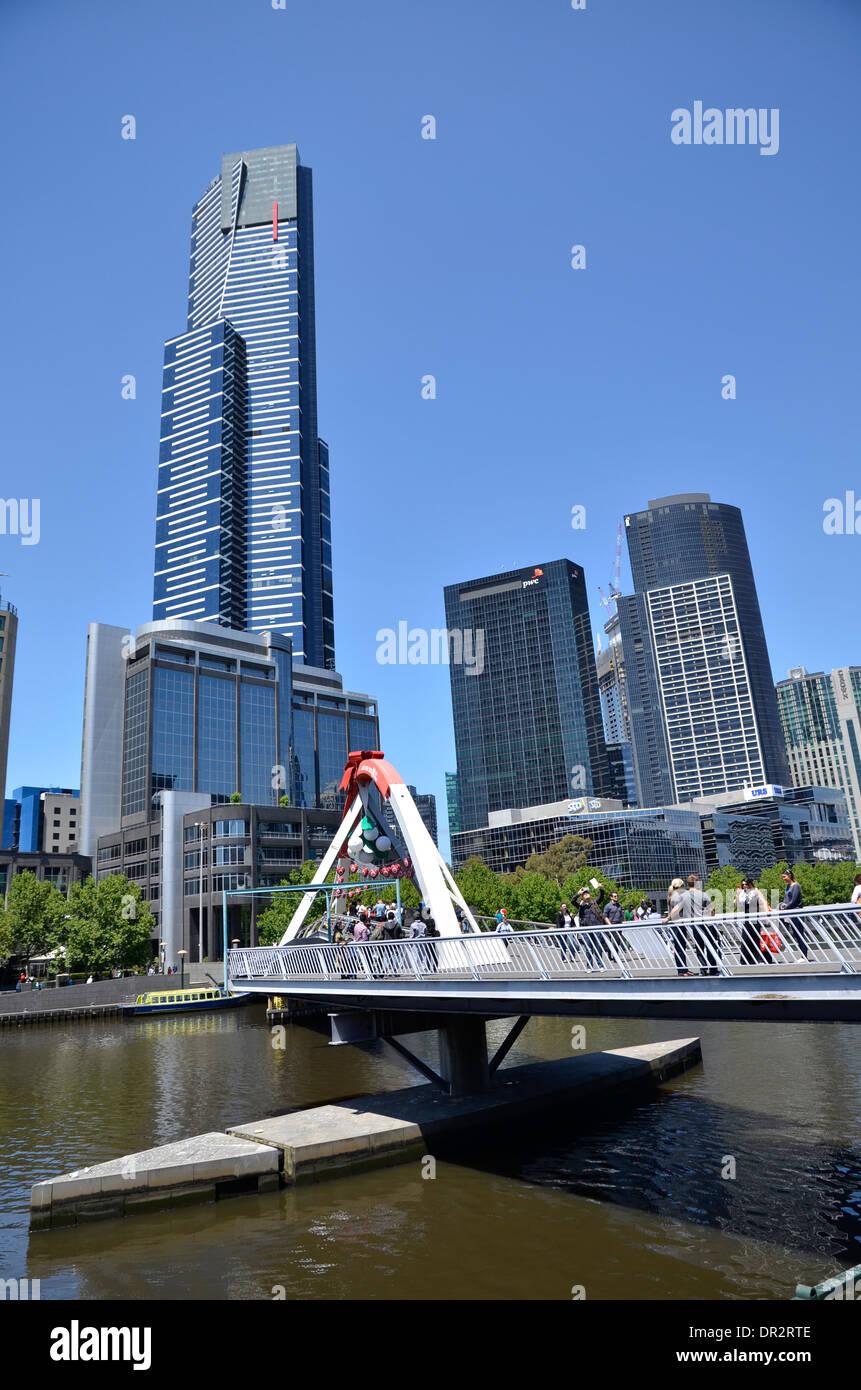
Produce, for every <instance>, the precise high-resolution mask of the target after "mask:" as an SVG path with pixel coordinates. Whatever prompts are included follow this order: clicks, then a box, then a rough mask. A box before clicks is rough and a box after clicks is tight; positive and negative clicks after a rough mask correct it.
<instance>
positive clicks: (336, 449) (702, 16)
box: [0, 0, 861, 825]
mask: <svg viewBox="0 0 861 1390" xmlns="http://www.w3.org/2000/svg"><path fill="white" fill-rule="evenodd" d="M859 40H861V6H859V5H858V4H856V3H851V2H850V0H817V3H816V4H815V5H811V4H808V3H804V0H722V3H721V4H710V5H709V4H705V3H700V4H697V5H690V4H688V5H683V4H679V3H678V0H676V3H672V4H671V3H667V0H655V2H654V3H652V2H651V0H587V8H586V9H585V11H574V10H572V8H571V5H570V3H569V0H537V3H536V2H535V0H533V3H526V2H525V0H524V3H514V0H499V3H495V4H493V5H488V4H486V3H480V2H479V0H438V2H437V3H434V4H433V5H425V4H419V3H415V0H366V3H364V4H362V5H357V4H355V3H348V0H325V3H323V2H322V0H287V8H286V9H285V10H274V9H273V8H272V4H271V0H207V3H203V2H202V0H201V3H195V4H191V3H188V0H186V3H177V0H124V3H122V4H116V3H115V0H81V3H80V4H78V5H75V6H69V5H68V4H65V3H62V2H61V0H39V2H38V3H34V0H5V3H4V4H3V6H2V11H0V54H2V56H1V57H0V91H2V97H0V101H2V104H3V107H4V108H5V110H4V122H3V128H4V146H5V149H4V185H5V194H6V196H5V200H4V201H5V205H6V213H5V216H4V217H3V219H2V221H0V239H2V242H0V251H2V264H3V266H4V267H5V269H6V275H5V277H4V301H5V313H4V330H5V331H4V332H3V334H2V338H0V354H2V364H0V381H2V385H3V391H4V394H5V410H4V413H3V420H4V436H5V438H4V444H5V448H4V450H3V465H2V475H0V482H2V488H0V491H2V496H3V497H4V498H9V497H13V496H14V497H28V498H34V497H38V498H39V499H40V502H41V535H40V540H39V544H38V545H31V546H24V545H22V544H21V543H20V539H19V538H18V537H15V536H8V535H3V536H0V570H3V571H7V572H8V574H9V576H10V577H9V578H8V579H3V580H2V586H3V589H2V591H3V594H4V596H6V597H8V598H9V599H10V600H11V601H12V602H13V603H15V604H16V605H17V607H18V610H19V614H20V624H21V625H20V631H19V647H18V659H17V670H16V679H15V696H14V703H13V715H12V735H11V745H10V755H9V772H8V780H7V787H8V788H9V789H10V790H11V788H13V787H15V786H18V785H19V784H21V783H33V784H40V783H43V784H44V783H56V784H62V785H74V786H77V784H78V780H79V766H80V733H81V729H80V725H81V707H82V699H83V676H84V654H85V639H86V627H87V623H88V622H90V621H94V620H97V621H103V622H109V623H117V624H122V625H127V626H131V627H136V626H138V625H139V624H140V623H142V622H146V621H149V620H150V618H151V603H152V557H153V540H154V527H155V521H154V518H155V487H156V466H157V453H158V424H159V408H160V407H159V392H160V375H161V360H162V347H163V343H164V340H165V339H166V338H168V337H171V336H173V335H175V334H177V333H179V332H181V331H183V329H184V327H185V296H186V291H187V274H188V238H189V224H190V213H191V207H192V204H193V203H194V202H195V200H196V199H197V197H198V196H199V195H200V193H201V192H202V191H203V189H204V188H205V187H206V185H207V184H208V183H209V182H210V180H211V179H212V178H213V177H214V176H215V174H216V173H218V172H219V169H220V161H221V155H222V153H223V152H226V151H229V150H236V149H244V148H255V147H258V146H264V145H272V144H283V143H287V142H289V141H292V140H295V141H296V142H297V143H298V145H299V150H300V153H301V156H302V159H303V162H305V163H306V164H309V165H310V166H311V167H312V168H313V170H314V177H315V223H316V227H315V230H316V247H315V249H316V270H317V349H318V385H319V411H320V430H321V433H322V435H323V436H324V438H326V439H327V440H328V443H329V446H330V450H331V467H332V489H333V543H334V557H335V561H334V563H335V619H336V644H337V659H338V667H339V669H340V671H341V672H342V674H343V675H344V678H345V681H346V683H347V684H348V685H349V686H351V687H352V688H353V689H357V690H363V691H369V692H371V693H373V694H376V695H377V696H378V697H379V700H380V708H381V715H382V730H383V738H382V742H383V745H384V747H385V750H386V752H387V754H388V755H389V756H390V757H391V758H392V760H393V761H394V762H395V764H396V765H397V766H398V767H399V768H400V770H401V772H402V773H403V775H404V776H405V778H406V779H407V780H408V781H410V782H414V783H415V784H416V785H417V786H418V787H419V789H420V790H431V791H434V792H435V793H436V794H437V798H438V802H439V808H440V813H441V822H442V823H443V825H444V823H445V812H444V805H445V800H444V791H445V783H444V772H445V770H446V769H448V768H452V767H453V766H454V751H453V737H452V729H451V706H450V695H449V686H448V674H447V671H446V670H445V668H443V667H435V666H431V667H411V666H383V665H379V664H378V662H377V659H376V653H377V642H376V632H377V630H378V629H379V628H381V627H394V628H396V627H397V623H398V621H399V620H406V621H407V622H408V623H409V624H410V626H411V627H425V628H431V627H435V626H439V627H441V626H443V624H444V614H443V600H442V591H443V586H444V585H445V584H447V583H452V582H456V581H459V580H463V579H468V578H472V577H476V576H479V575H484V574H490V573H493V572H495V571H497V570H501V569H506V568H511V567H515V566H521V565H533V564H539V563H541V562H542V561H545V560H550V559H555V558H558V557H561V556H569V557H570V558H571V559H573V560H575V561H577V562H578V563H580V564H582V565H583V566H584V568H585V571H586V576H587V583H588V587H589V592H590V598H591V599H594V607H593V616H594V626H595V628H596V629H597V627H598V626H599V623H600V620H601V615H602V610H601V609H600V607H599V603H598V593H597V585H598V584H601V585H602V586H604V585H605V584H606V582H607V581H608V580H609V578H610V574H611V571H612V566H613V556H614V549H615V536H616V527H617V524H618V521H619V519H620V517H621V515H622V513H623V512H624V511H626V510H627V511H630V510H635V509H637V508H638V507H641V506H643V505H644V504H645V503H646V501H647V500H648V499H649V498H651V497H658V496H663V495H665V494H668V493H672V492H679V491H708V492H710V493H711V494H712V496H713V497H714V498H715V499H716V500H718V501H722V502H731V503H734V504H736V505H738V506H740V507H741V508H742V510H743V513H744V517H745V522H746V525H747V531H748V539H749V542H750V546H751V551H752V556H753V563H754V570H755V573H756V578H757V582H758V587H759V594H760V601H761V604H762V608H763V615H764V619H765V625H766V633H767V637H768V641H769V649H770V654H771V659H772V667H773V670H774V674H775V677H776V678H781V677H782V676H783V675H784V674H785V671H786V668H787V667H788V666H790V665H796V664H802V663H803V664H804V665H806V666H807V667H808V668H809V669H811V670H816V669H821V668H831V667H833V666H836V665H842V664H846V663H859V662H861V636H859V634H858V633H857V631H856V621H855V620H856V615H857V589H858V584H857V576H858V569H859V558H861V534H859V535H839V536H829V535H826V534H825V533H824V531H823V525H822V522H823V503H824V502H825V500H826V499H827V498H830V497H834V496H840V497H842V496H843V494H844V493H845V492H846V491H847V490H855V491H857V493H858V496H859V499H861V468H859V466H858V463H857V457H858V447H857V434H858V413H859V400H861V392H859V390H858V381H859V365H861V364H859V360H858V358H859V347H858V333H857V322H858V289H859V286H858V276H859V269H858V265H859V260H858V250H857V248H858V226H859V206H858V204H859V192H858V178H857V147H858V137H859V114H858V106H857V95H856V94H857V61H858V59H857V55H858V51H859ZM697 100H702V101H703V102H704V104H705V106H714V107H717V108H719V109H724V108H726V107H736V106H743V107H750V106H752V107H755V108H757V109H759V108H767V109H769V110H770V109H771V108H775V107H776V108H778V109H779V111H780V148H779V152H778V153H777V154H776V155H774V156H770V157H767V156H763V155H761V154H760V153H759V150H758V148H756V147H739V146H735V147H729V146H726V145H723V146H708V147H707V146H704V145H703V146H694V145H691V146H676V145H674V144H673V143H672V141H671V140H670V128H671V121H670V116H671V112H672V111H673V110H674V109H675V108H678V107H687V108H689V109H691V108H692V107H693V103H694V102H695V101H697ZM127 114H132V115H134V116H135V118H136V123H137V138H136V140H134V141H126V140H123V139H121V136H120V130H121V120H122V117H123V116H125V115H127ZM425 115H433V116H434V117H435V119H436V122H437V138H436V140H433V141H431V140H423V139H422V138H421V120H422V117H423V116H425ZM574 244H582V245H584V246H585V247H586V269H585V270H579V271H577V270H573V269H572V268H571V265H570V259H571V257H570V248H571V246H572V245H574ZM127 373H132V374H134V376H135V377H136V381H137V396H136V399H135V400H134V401H125V400H123V399H122V397H121V378H122V377H123V376H124V375H125V374H127ZM728 373H731V374H733V375H734V376H735V377H736V380H737V398H736V399H735V400H733V401H727V400H723V399H722V397H721V379H722V377H723V376H724V375H725V374H728ZM426 374H433V375H434V376H435V377H436V380H437V397H436V399H435V400H423V399H422V396H421V379H422V377H423V376H424V375H426ZM575 504H581V505H584V506H585V507H586V509H587V510H586V520H587V525H586V529H585V531H573V530H572V528H571V509H572V506H574V505H575ZM859 529H861V528H859ZM622 575H623V587H624V586H626V584H627V582H628V579H627V561H626V558H625V559H624V560H623V571H622Z"/></svg>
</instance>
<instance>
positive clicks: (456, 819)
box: [445, 772, 461, 835]
mask: <svg viewBox="0 0 861 1390" xmlns="http://www.w3.org/2000/svg"><path fill="white" fill-rule="evenodd" d="M445 801H446V810H447V811H448V831H449V835H457V834H458V833H459V831H460V829H461V825H460V800H459V793H458V789H457V773H456V772H447V773H446V774H445Z"/></svg>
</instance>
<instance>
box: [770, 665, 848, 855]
mask: <svg viewBox="0 0 861 1390" xmlns="http://www.w3.org/2000/svg"><path fill="white" fill-rule="evenodd" d="M777 703H778V708H779V710H780V721H781V724H782V726H783V733H784V737H785V739H786V749H787V752H788V754H789V764H790V768H791V771H792V782H793V786H795V787H811V786H814V787H816V786H818V787H836V788H839V789H840V791H842V792H843V794H844V796H845V798H846V805H847V807H848V809H849V824H850V827H851V830H852V839H853V841H854V845H855V854H856V856H857V860H858V862H859V863H861V666H841V667H838V668H837V669H836V670H834V671H831V672H830V674H829V673H826V672H824V671H816V672H815V673H814V674H812V675H811V674H809V673H808V672H807V671H806V670H805V668H804V667H803V666H794V667H793V668H792V670H791V671H790V672H789V679H788V680H785V681H779V682H778V684H777Z"/></svg>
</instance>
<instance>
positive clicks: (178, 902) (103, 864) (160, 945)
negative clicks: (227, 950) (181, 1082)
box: [95, 792, 341, 965]
mask: <svg viewBox="0 0 861 1390" xmlns="http://www.w3.org/2000/svg"><path fill="white" fill-rule="evenodd" d="M191 803H195V804H194V805H191ZM340 819H341V813H340V811H321V810H313V811H309V810H306V809H303V808H300V807H292V806H291V807H282V806H255V805H250V804H247V803H240V804H237V803H233V804H231V805H227V806H225V805H223V804H220V805H212V804H211V803H210V801H209V799H208V798H204V797H202V796H199V795H196V794H194V793H186V794H184V795H183V794H180V793H173V792H167V793H163V794H162V795H161V796H160V797H159V805H158V806H157V807H156V808H155V810H154V814H153V818H152V819H151V820H150V821H149V822H148V823H147V824H146V825H144V826H138V827H136V828H132V829H128V830H117V831H115V832H114V833H113V834H112V835H104V836H102V837H100V839H99V841H98V846H97V850H96V856H95V860H96V862H95V873H96V876H97V877H98V878H100V879H102V878H107V877H108V876H109V875H110V874H124V875H125V876H126V877H127V878H129V879H130V880H131V881H132V882H133V883H136V884H137V886H138V888H139V889H140V892H141V896H142V897H143V898H145V899H146V901H147V903H148V905H149V908H150V911H151V912H152V914H153V916H154V918H155V920H156V924H157V934H156V936H155V937H154V938H153V955H154V956H155V955H156V954H158V952H159V950H160V949H161V950H162V954H163V958H164V963H165V964H166V965H175V964H177V963H178V952H179V951H180V950H184V951H186V952H188V959H189V960H190V961H196V960H198V959H199V958H200V957H201V956H206V957H207V959H209V960H216V959H219V958H220V957H221V951H222V945H223V939H224V921H223V917H222V906H223V899H222V892H223V890H224V889H227V890H228V891H229V892H234V891H236V890H243V889H244V890H248V892H249V896H248V897H247V898H246V897H231V898H230V899H228V908H227V926H228V941H229V942H230V941H234V940H238V941H240V942H241V943H242V945H244V946H256V945H257V944H258V934H257V917H258V915H259V914H260V913H261V912H263V911H265V909H266V908H267V907H268V906H269V899H268V897H265V896H261V897H252V896H250V894H251V892H252V891H256V890H258V889H265V888H271V887H274V886H276V885H278V884H279V883H282V882H284V881H285V880H288V879H289V875H290V874H291V873H292V872H293V871H294V870H296V869H299V868H300V867H301V866H302V864H303V863H304V862H305V861H306V860H315V861H319V860H320V859H321V858H322V856H323V855H324V854H325V852H326V850H327V849H328V847H329V844H330V843H331V840H332V836H333V834H334V832H335V829H336V827H337V825H338V823H339V821H340ZM201 923H202V928H203V941H202V944H201V941H200V935H199V933H200V928H201Z"/></svg>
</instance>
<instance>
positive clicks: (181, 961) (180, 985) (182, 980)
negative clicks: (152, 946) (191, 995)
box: [177, 951, 188, 989]
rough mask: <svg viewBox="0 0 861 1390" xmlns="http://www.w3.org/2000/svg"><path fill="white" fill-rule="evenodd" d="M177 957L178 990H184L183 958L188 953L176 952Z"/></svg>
mask: <svg viewBox="0 0 861 1390" xmlns="http://www.w3.org/2000/svg"><path fill="white" fill-rule="evenodd" d="M177 955H178V956H179V987H180V989H184V988H185V958H186V956H187V955H188V951H177Z"/></svg>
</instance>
